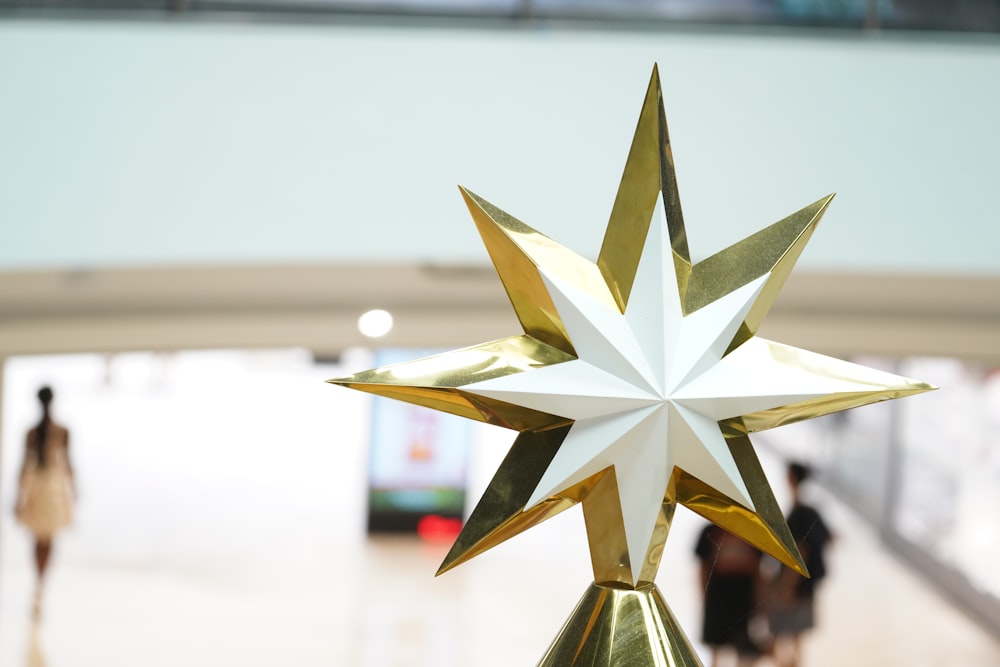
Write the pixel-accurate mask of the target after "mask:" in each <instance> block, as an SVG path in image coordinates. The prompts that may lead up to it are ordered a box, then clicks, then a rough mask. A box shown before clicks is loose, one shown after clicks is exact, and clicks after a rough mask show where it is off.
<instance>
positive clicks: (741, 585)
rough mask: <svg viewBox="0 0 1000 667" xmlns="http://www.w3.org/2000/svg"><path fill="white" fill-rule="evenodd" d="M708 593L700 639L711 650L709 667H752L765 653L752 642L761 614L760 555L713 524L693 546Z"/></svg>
mask: <svg viewBox="0 0 1000 667" xmlns="http://www.w3.org/2000/svg"><path fill="white" fill-rule="evenodd" d="M695 555H697V556H698V560H699V561H700V570H701V585H702V590H703V591H704V608H703V614H702V618H703V623H702V634H701V639H702V641H703V642H704V643H705V644H707V645H708V646H709V647H711V649H712V663H711V667H722V665H723V664H725V663H724V662H723V660H724V659H725V658H727V657H733V658H735V662H731V663H730V664H734V665H737V667H750V665H752V664H753V663H754V662H755V661H756V660H757V659H758V658H759V657H760V656H761V655H762V651H761V650H760V649H759V648H758V646H757V644H756V643H755V642H754V640H753V639H752V638H751V633H750V622H751V620H752V619H753V618H754V617H755V616H756V613H757V591H758V586H759V582H760V565H761V557H762V554H761V552H760V551H758V550H757V549H755V548H754V547H752V546H750V545H749V544H747V543H746V542H744V541H743V540H741V539H740V538H738V537H736V536H735V535H732V534H731V533H728V532H726V531H725V530H723V529H722V528H720V527H718V526H716V525H714V524H710V525H708V526H706V527H705V528H704V530H702V532H701V535H700V536H699V538H698V543H697V546H696V547H695Z"/></svg>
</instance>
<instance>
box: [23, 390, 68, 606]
mask: <svg viewBox="0 0 1000 667" xmlns="http://www.w3.org/2000/svg"><path fill="white" fill-rule="evenodd" d="M38 400H39V401H40V402H41V404H42V418H41V420H40V421H39V422H38V425H37V426H35V427H34V428H32V429H31V430H29V431H28V435H27V438H26V440H25V446H24V462H23V464H22V465H21V475H20V479H19V482H18V492H17V504H16V506H15V510H14V513H15V515H16V516H17V519H18V521H20V522H21V523H22V524H23V525H24V526H25V527H26V528H27V529H28V530H29V531H31V534H32V535H34V538H35V572H36V574H37V579H36V584H35V599H34V607H33V614H34V615H35V617H37V616H38V615H39V614H40V613H41V601H42V584H43V583H44V581H45V573H46V571H47V570H48V566H49V559H50V557H51V555H52V540H53V537H54V536H55V534H56V533H57V532H58V531H60V530H62V529H63V528H65V527H66V526H68V525H69V524H70V522H71V521H72V517H73V498H74V496H75V493H76V492H75V482H74V479H73V468H72V466H71V465H70V460H69V431H68V430H66V428H64V427H63V426H61V425H59V424H57V423H56V422H55V421H53V420H52V415H51V411H50V406H51V404H52V389H50V388H49V387H42V388H41V389H39V390H38Z"/></svg>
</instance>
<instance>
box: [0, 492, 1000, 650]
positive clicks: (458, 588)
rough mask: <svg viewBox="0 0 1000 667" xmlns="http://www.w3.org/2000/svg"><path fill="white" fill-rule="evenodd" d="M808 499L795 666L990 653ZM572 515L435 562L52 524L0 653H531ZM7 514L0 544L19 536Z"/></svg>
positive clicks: (425, 552)
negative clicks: (188, 551) (64, 529)
mask: <svg viewBox="0 0 1000 667" xmlns="http://www.w3.org/2000/svg"><path fill="white" fill-rule="evenodd" d="M824 506H825V508H826V511H827V513H828V514H829V515H830V516H829V518H830V522H831V523H832V524H834V525H835V526H836V528H837V533H838V540H837V544H836V550H835V553H834V555H833V558H832V570H833V572H832V574H831V575H830V577H829V579H827V581H826V583H825V585H824V590H823V593H822V598H821V602H822V604H821V623H820V627H819V629H818V630H817V631H816V632H815V633H814V634H813V635H812V636H811V637H810V638H809V640H808V643H807V661H806V665H808V666H809V667H833V666H837V667H840V666H842V665H860V666H868V665H872V666H884V665H901V666H906V667H951V666H954V667H995V666H996V665H998V664H1000V643H998V642H997V641H996V640H995V639H994V638H991V637H990V636H988V635H987V634H986V633H984V632H983V631H982V630H981V629H980V628H979V627H978V626H976V625H975V624H973V623H972V622H970V621H969V620H968V619H967V618H966V617H965V616H964V615H963V614H961V613H960V612H958V611H956V610H955V609H954V608H953V607H952V606H951V605H950V604H949V603H947V602H946V601H944V600H943V599H942V598H941V597H940V596H939V595H937V593H936V592H935V591H934V590H932V589H931V588H929V587H928V586H927V585H926V584H925V583H923V582H922V581H921V579H920V578H919V577H917V576H915V575H914V574H912V573H911V572H910V571H908V570H907V569H906V568H905V567H904V566H902V565H900V564H899V563H898V562H896V561H895V560H894V559H893V558H892V557H890V556H888V555H887V554H886V553H884V552H883V550H882V549H881V548H880V547H879V546H878V544H877V543H876V542H875V540H874V539H873V538H872V537H871V536H870V534H869V533H868V531H867V529H866V528H865V527H864V526H863V525H860V524H858V523H857V521H856V519H854V518H853V517H852V515H851V514H849V513H847V512H846V511H844V510H842V509H839V508H838V507H837V506H836V505H835V504H832V502H829V501H828V502H825V503H824ZM581 524H582V522H581V521H580V517H579V516H578V515H577V513H576V512H573V511H571V512H567V513H565V515H562V516H560V517H557V518H556V519H553V520H552V521H550V522H549V524H547V525H546V527H545V528H543V529H541V530H536V531H530V532H529V533H526V534H525V535H523V536H521V537H520V538H518V539H517V540H513V541H511V542H509V543H507V544H506V545H503V546H501V547H499V548H497V549H495V550H494V551H493V552H491V553H488V554H485V555H484V556H482V557H481V558H479V559H477V560H476V561H473V562H471V563H469V564H467V565H465V566H462V567H461V568H458V569H456V570H454V571H452V572H450V573H448V574H446V575H443V576H441V577H439V578H434V577H433V576H432V574H433V572H434V570H435V569H436V566H437V564H438V562H439V561H440V559H441V558H442V557H443V555H444V552H445V548H446V545H444V544H426V543H421V542H418V541H414V540H410V539H398V538H397V539H375V540H371V541H368V540H365V539H364V538H363V537H362V536H361V535H360V534H354V535H348V534H346V533H347V532H348V531H345V534H343V535H340V536H339V544H337V545H332V546H331V549H330V551H329V552H316V553H300V552H296V545H295V544H294V543H293V542H290V541H287V540H285V541H282V540H276V541H275V542H274V543H271V544H270V548H269V549H264V550H263V551H265V552H266V553H267V557H266V558H261V557H260V554H254V555H253V557H249V558H248V559H247V560H246V561H243V560H241V559H235V560H234V561H233V562H231V563H229V564H228V566H227V567H224V568H200V567H199V566H198V565H197V563H190V562H189V563H178V564H174V565H171V564H169V563H166V564H165V563H160V564H150V566H149V567H136V568H132V569H126V568H121V567H114V568H112V567H107V566H102V565H101V564H100V563H87V562H77V561H75V560H74V555H73V546H72V541H71V538H67V540H66V542H67V544H65V545H64V546H65V548H64V549H63V550H62V552H61V553H60V554H58V555H57V557H58V560H56V561H55V564H54V569H53V573H52V579H51V581H50V587H49V590H48V591H47V594H46V599H45V609H44V616H43V619H42V622H41V624H40V625H38V626H37V627H36V626H33V625H32V624H31V623H30V622H29V615H28V609H29V601H30V593H31V590H30V589H31V573H30V569H29V567H28V564H27V561H26V559H18V558H9V559H8V562H7V563H5V564H4V567H3V571H2V574H3V579H2V582H0V586H2V589H0V665H3V666H4V667H19V666H21V665H26V666H28V667H42V666H44V667H90V666H92V665H93V666H95V667H97V666H100V667H117V666H122V667H126V666H127V667H134V666H139V665H141V666H144V667H156V666H159V665H164V666H166V665H170V666H172V667H173V666H176V665H186V666H190V667H197V666H200V665H205V666H209V665H210V666H212V667H217V666H219V665H240V666H246V667H251V666H254V665H261V666H264V665H267V666H272V665H296V666H299V667H308V666H312V665H315V666H320V665H324V666H335V665H358V666H366V667H367V666H381V665H392V666H397V665H398V666H411V665H412V666H417V665H420V666H434V667H446V666H450V665H456V666H457V665H481V666H484V667H501V666H504V667H507V666H509V665H531V664H534V663H535V662H536V661H537V659H538V658H539V657H540V656H541V654H542V652H543V651H544V649H545V647H546V645H547V643H548V641H549V640H550V639H551V638H552V637H553V636H554V634H555V632H556V631H557V630H558V627H559V626H560V624H561V622H562V620H563V619H564V617H565V616H566V615H567V614H568V613H569V611H570V610H571V609H572V607H573V605H574V603H575V602H576V600H577V598H578V597H579V595H580V594H582V593H583V591H584V589H585V588H586V586H587V584H588V583H589V581H590V578H589V566H588V562H587V556H586V545H585V539H584V537H583V529H582V525H581ZM698 526H699V524H698V520H696V519H694V518H693V517H687V519H686V520H681V521H680V522H679V525H677V526H675V532H674V533H673V534H672V535H671V543H670V545H668V551H669V553H667V554H666V556H665V558H664V565H663V567H662V569H661V577H660V581H659V584H660V587H661V589H663V591H664V594H665V596H666V597H667V599H668V600H669V601H670V603H671V606H672V607H673V608H674V610H675V612H676V613H677V615H678V616H679V618H680V619H681V622H682V623H683V624H684V625H685V627H686V628H687V629H688V631H689V633H690V634H691V635H692V636H696V635H697V626H698V619H697V613H698V611H697V608H698V591H697V587H696V584H695V583H694V563H693V562H692V560H693V559H692V558H691V556H690V547H691V544H692V542H693V540H692V539H691V538H692V536H693V534H694V532H695V531H697V529H698ZM6 528H8V530H6V531H5V539H10V540H12V541H13V543H8V544H7V549H10V548H12V547H14V546H15V543H17V542H21V543H23V544H22V546H23V547H24V548H25V549H27V547H28V545H27V543H26V541H24V539H23V537H22V536H19V535H18V534H17V533H16V532H12V531H11V530H10V526H9V524H8V525H7V526H6ZM533 533H537V535H535V534H533ZM8 553H9V551H8ZM762 664H765V663H764V661H762Z"/></svg>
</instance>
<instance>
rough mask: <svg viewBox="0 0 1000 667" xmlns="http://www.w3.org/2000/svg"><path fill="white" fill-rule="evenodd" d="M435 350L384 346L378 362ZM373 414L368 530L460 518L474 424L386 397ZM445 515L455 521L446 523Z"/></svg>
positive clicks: (375, 401)
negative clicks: (384, 348)
mask: <svg viewBox="0 0 1000 667" xmlns="http://www.w3.org/2000/svg"><path fill="white" fill-rule="evenodd" d="M432 353H433V352H432V351H428V350H397V349H387V350H380V351H379V352H377V353H376V355H375V363H376V365H377V366H386V365H390V364H395V363H400V362H403V361H411V360H414V359H418V358H421V357H425V356H429V355H430V354H432ZM371 414H372V416H371V419H372V426H371V442H370V448H369V458H368V530H369V532H408V531H416V530H418V528H420V527H421V525H423V526H425V527H426V526H428V525H431V526H432V527H433V526H438V527H440V526H442V525H445V526H456V525H457V524H460V521H461V518H462V515H463V513H464V510H465V490H466V478H467V469H468V453H469V442H470V440H471V439H472V433H473V431H472V424H471V423H470V422H469V421H468V420H467V419H463V418H461V417H456V416H454V415H449V414H446V413H442V412H438V411H436V410H431V409H430V408H425V407H421V406H418V405H411V404H409V403H404V402H402V401H396V400H392V399H388V398H382V397H375V398H374V399H373V400H372V413H371ZM428 517H430V518H431V519H430V524H428V521H427V518H428ZM441 519H445V520H451V522H448V521H445V522H444V523H443V524H442V521H440V520H441ZM422 521H423V524H421V522H422ZM456 522H457V524H456Z"/></svg>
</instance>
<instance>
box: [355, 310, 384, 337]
mask: <svg viewBox="0 0 1000 667" xmlns="http://www.w3.org/2000/svg"><path fill="white" fill-rule="evenodd" d="M391 330H392V313H390V312H389V311H387V310H378V309H377V310H369V311H368V312H367V313H365V314H364V315H362V316H361V317H359V318H358V331H360V332H361V333H362V334H364V335H365V336H368V337H369V338H379V337H381V336H384V335H386V334H387V333H389V332H390V331H391Z"/></svg>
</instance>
